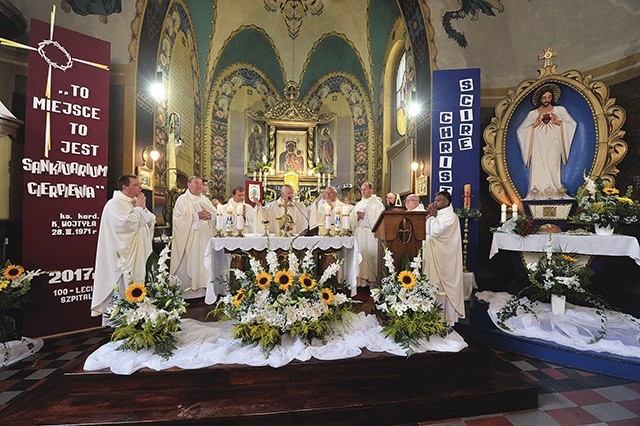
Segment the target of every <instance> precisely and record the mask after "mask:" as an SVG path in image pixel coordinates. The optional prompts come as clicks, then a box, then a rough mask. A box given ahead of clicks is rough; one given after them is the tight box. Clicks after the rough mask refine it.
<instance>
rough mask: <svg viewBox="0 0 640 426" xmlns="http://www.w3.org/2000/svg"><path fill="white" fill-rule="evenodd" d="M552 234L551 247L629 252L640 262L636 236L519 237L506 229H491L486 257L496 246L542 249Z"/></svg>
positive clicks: (582, 251)
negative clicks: (489, 246)
mask: <svg viewBox="0 0 640 426" xmlns="http://www.w3.org/2000/svg"><path fill="white" fill-rule="evenodd" d="M549 235H551V239H552V240H551V241H552V247H553V250H554V251H557V250H562V251H563V252H564V253H575V254H586V255H591V256H629V257H630V258H632V259H633V260H634V261H635V262H636V264H638V265H640V245H639V244H638V240H637V239H636V238H635V237H631V236H629V235H610V236H601V235H595V234H566V233H557V234H531V235H527V236H526V237H522V236H520V235H518V234H512V233H507V232H494V233H493V239H492V241H491V250H490V251H489V259H491V258H492V257H493V256H494V255H495V254H496V253H498V250H511V251H519V252H544V250H545V246H546V244H547V241H548V240H549Z"/></svg>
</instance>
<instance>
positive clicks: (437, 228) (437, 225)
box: [423, 191, 465, 324]
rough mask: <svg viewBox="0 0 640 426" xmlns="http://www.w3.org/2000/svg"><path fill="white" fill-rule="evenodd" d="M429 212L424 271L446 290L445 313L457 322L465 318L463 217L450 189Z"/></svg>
mask: <svg viewBox="0 0 640 426" xmlns="http://www.w3.org/2000/svg"><path fill="white" fill-rule="evenodd" d="M427 211H428V212H429V215H428V216H427V223H426V238H425V241H424V242H423V266H424V273H425V275H426V276H427V277H428V278H429V281H430V282H431V283H434V284H436V285H439V286H440V287H441V289H442V290H444V292H445V303H444V314H445V316H446V317H447V321H448V322H449V323H450V324H453V323H455V322H456V321H457V320H458V318H464V317H465V312H464V292H463V281H462V280H463V267H462V237H461V235H460V220H459V218H458V215H457V214H456V213H455V212H454V211H453V206H451V195H450V194H449V193H448V192H446V191H441V192H438V193H437V194H436V198H435V200H434V202H433V203H432V204H430V205H429V206H428V208H427Z"/></svg>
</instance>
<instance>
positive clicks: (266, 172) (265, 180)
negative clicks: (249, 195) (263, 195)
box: [264, 170, 269, 188]
mask: <svg viewBox="0 0 640 426" xmlns="http://www.w3.org/2000/svg"><path fill="white" fill-rule="evenodd" d="M268 174H269V171H268V170H267V171H265V172H264V187H265V188H266V187H267V175H268Z"/></svg>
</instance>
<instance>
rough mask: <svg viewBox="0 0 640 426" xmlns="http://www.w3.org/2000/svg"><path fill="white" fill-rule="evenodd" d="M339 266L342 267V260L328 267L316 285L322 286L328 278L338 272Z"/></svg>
mask: <svg viewBox="0 0 640 426" xmlns="http://www.w3.org/2000/svg"><path fill="white" fill-rule="evenodd" d="M340 266H342V259H341V260H340V261H337V262H334V263H332V264H331V265H329V267H328V268H327V269H325V270H324V272H323V273H322V276H321V277H320V280H319V281H318V285H322V284H324V283H325V282H326V281H327V280H328V279H329V278H331V277H332V276H334V275H335V274H336V273H337V272H338V270H340Z"/></svg>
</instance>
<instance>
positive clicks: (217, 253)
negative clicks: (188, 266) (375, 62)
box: [204, 234, 362, 305]
mask: <svg viewBox="0 0 640 426" xmlns="http://www.w3.org/2000/svg"><path fill="white" fill-rule="evenodd" d="M291 247H293V249H295V250H310V249H314V250H320V251H321V252H327V251H338V252H339V253H340V254H339V257H340V258H342V259H344V264H343V265H342V268H341V270H340V271H339V273H338V276H339V277H340V278H341V279H344V280H346V281H347V284H348V285H349V288H350V289H351V295H352V296H355V294H356V277H357V276H358V269H359V266H360V262H361V261H362V255H361V254H360V251H359V250H358V244H357V242H356V240H355V238H354V237H324V236H323V237H320V236H313V237H275V236H269V237H268V238H267V237H265V236H264V235H261V234H253V235H247V236H245V237H230V238H211V240H209V244H208V245H207V248H206V254H205V260H204V262H205V267H206V268H207V272H208V276H207V290H206V294H205V298H204V301H205V303H207V304H209V305H211V304H213V303H215V302H216V300H217V299H218V295H221V294H226V291H227V289H226V288H220V286H219V285H218V284H217V282H216V281H217V279H218V278H219V277H220V276H222V275H224V274H228V273H229V271H230V267H231V255H230V252H233V251H243V252H247V253H249V252H251V251H258V252H259V251H264V250H267V249H270V250H289V248H291Z"/></svg>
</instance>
